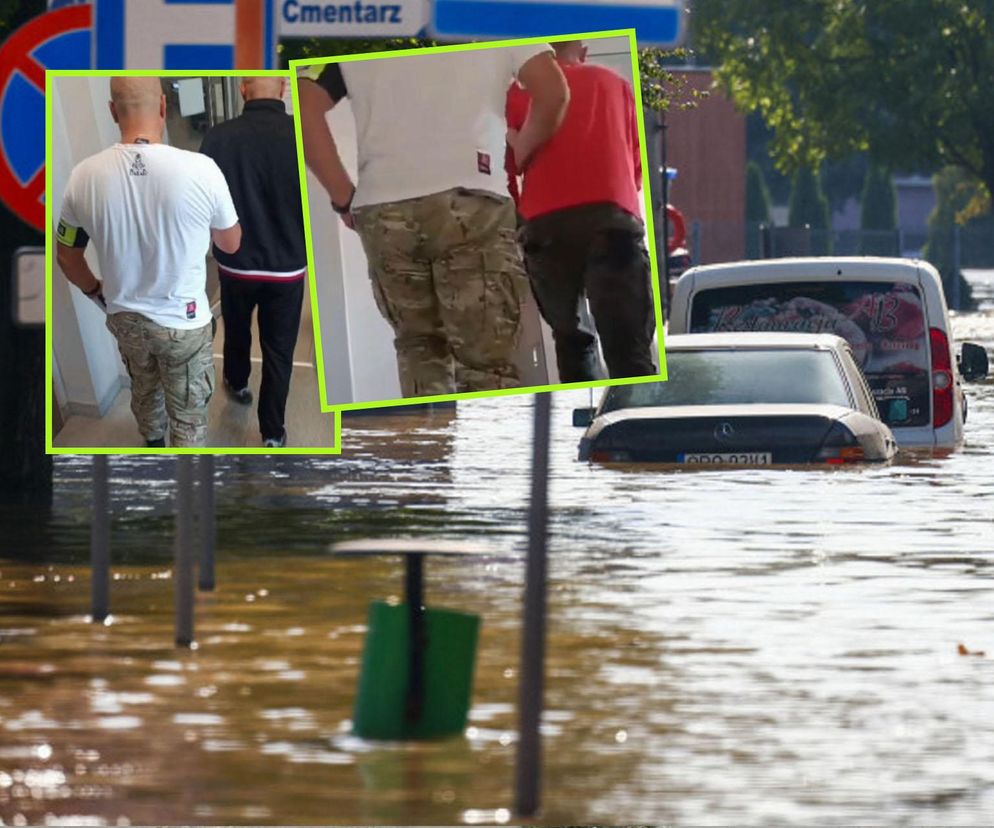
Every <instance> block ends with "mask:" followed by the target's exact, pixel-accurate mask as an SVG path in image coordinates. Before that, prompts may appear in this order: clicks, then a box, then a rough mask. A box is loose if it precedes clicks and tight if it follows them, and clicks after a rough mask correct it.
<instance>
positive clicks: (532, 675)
mask: <svg viewBox="0 0 994 828" xmlns="http://www.w3.org/2000/svg"><path fill="white" fill-rule="evenodd" d="M551 413H552V397H551V396H550V395H549V394H548V393H545V394H536V395H535V426H534V438H533V441H532V486H531V506H530V509H529V512H528V561H527V564H526V568H525V595H524V612H523V619H522V630H521V679H520V682H519V684H518V731H519V738H518V756H517V767H516V776H515V786H514V809H515V811H516V812H517V813H518V815H519V816H522V817H530V816H533V815H534V814H535V813H536V812H537V811H538V808H539V799H540V792H541V782H542V780H541V771H542V768H541V759H542V756H541V753H542V745H541V741H540V738H539V725H540V723H541V718H542V691H543V685H544V663H545V582H546V547H547V539H548V528H549V423H550V420H551Z"/></svg>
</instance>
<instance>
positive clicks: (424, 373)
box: [355, 188, 528, 397]
mask: <svg viewBox="0 0 994 828" xmlns="http://www.w3.org/2000/svg"><path fill="white" fill-rule="evenodd" d="M355 218H356V229H357V230H358V231H359V235H360V237H361V239H362V244H363V248H364V249H365V251H366V258H367V259H368V261H369V277H370V281H371V283H372V289H373V295H374V297H375V299H376V304H377V307H379V309H380V313H382V314H383V316H384V318H385V319H386V320H387V321H388V322H389V323H390V325H391V326H392V327H393V330H394V335H395V339H394V347H395V348H396V351H397V363H398V370H399V373H400V384H401V392H402V393H403V395H404V396H405V397H415V396H425V395H431V394H450V393H452V392H454V391H460V392H461V391H484V390H491V389H496V388H515V387H517V386H518V385H519V381H518V372H517V369H516V368H515V366H514V357H515V350H516V347H517V342H518V337H519V334H520V324H521V304H522V301H523V299H524V297H525V295H526V294H525V291H527V290H528V286H527V277H526V276H525V272H524V264H523V262H522V259H521V252H520V250H519V248H518V245H517V243H516V241H515V215H514V206H513V204H512V203H511V200H510V199H509V198H500V197H498V196H496V195H493V194H490V193H486V192H481V191H476V190H465V189H461V188H460V189H453V190H446V191H445V192H442V193H435V194H433V195H429V196H423V197H421V198H413V199H408V200H405V201H398V202H390V203H385V204H376V205H370V206H367V207H360V208H358V209H357V210H356V212H355Z"/></svg>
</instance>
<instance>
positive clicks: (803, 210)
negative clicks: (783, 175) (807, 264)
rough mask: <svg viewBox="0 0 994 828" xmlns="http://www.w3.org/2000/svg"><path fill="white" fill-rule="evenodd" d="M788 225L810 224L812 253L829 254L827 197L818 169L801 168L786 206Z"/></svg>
mask: <svg viewBox="0 0 994 828" xmlns="http://www.w3.org/2000/svg"><path fill="white" fill-rule="evenodd" d="M787 226H788V227H794V228H801V227H809V228H811V229H810V232H811V252H812V253H813V254H814V255H816V256H823V255H825V254H827V253H829V252H830V251H829V248H830V245H829V212H828V199H827V198H825V193H824V191H823V190H822V188H821V178H820V176H819V175H818V172H817V171H816V170H813V169H811V168H810V167H800V168H798V170H797V171H796V172H795V173H794V177H793V180H792V181H791V185H790V201H789V203H788V206H787Z"/></svg>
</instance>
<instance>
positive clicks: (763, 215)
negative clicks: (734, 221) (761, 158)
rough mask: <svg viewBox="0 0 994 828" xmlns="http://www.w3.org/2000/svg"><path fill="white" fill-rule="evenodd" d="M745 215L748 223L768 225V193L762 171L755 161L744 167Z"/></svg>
mask: <svg viewBox="0 0 994 828" xmlns="http://www.w3.org/2000/svg"><path fill="white" fill-rule="evenodd" d="M745 208H746V215H745V219H746V221H747V222H748V223H750V224H751V223H760V224H769V222H770V193H769V190H767V189H766V180H765V179H764V178H763V171H762V170H761V169H760V168H759V165H758V164H757V163H756V162H755V161H750V162H749V163H748V164H747V165H746V203H745Z"/></svg>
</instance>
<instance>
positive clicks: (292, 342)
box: [221, 275, 304, 440]
mask: <svg viewBox="0 0 994 828" xmlns="http://www.w3.org/2000/svg"><path fill="white" fill-rule="evenodd" d="M303 301H304V279H293V280H287V281H285V282H283V281H271V282H270V281H257V280H252V279H239V278H237V277H234V276H225V275H222V276H221V315H222V316H223V317H224V378H225V379H226V380H227V381H228V384H229V385H230V386H231V387H232V388H235V389H241V388H245V387H246V386H247V385H248V379H249V373H250V372H251V370H252V366H251V363H250V361H249V354H250V351H251V348H252V311H253V310H254V309H255V308H256V307H257V306H258V308H259V315H258V319H259V344H260V345H261V347H262V385H261V387H260V389H259V430H260V431H261V432H262V439H263V440H270V439H274V440H278V439H279V438H280V437H282V436H283V420H284V416H285V414H286V398H287V395H288V394H289V393H290V374H291V373H292V372H293V349H294V347H295V346H296V344H297V332H298V330H299V329H300V309H301V306H302V305H303Z"/></svg>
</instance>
